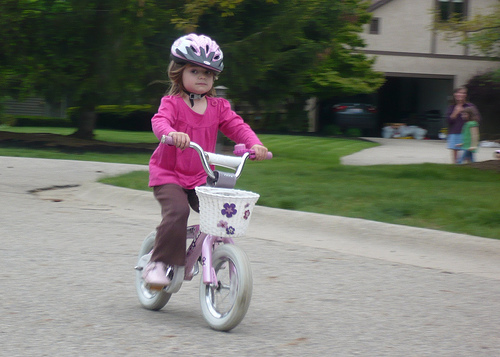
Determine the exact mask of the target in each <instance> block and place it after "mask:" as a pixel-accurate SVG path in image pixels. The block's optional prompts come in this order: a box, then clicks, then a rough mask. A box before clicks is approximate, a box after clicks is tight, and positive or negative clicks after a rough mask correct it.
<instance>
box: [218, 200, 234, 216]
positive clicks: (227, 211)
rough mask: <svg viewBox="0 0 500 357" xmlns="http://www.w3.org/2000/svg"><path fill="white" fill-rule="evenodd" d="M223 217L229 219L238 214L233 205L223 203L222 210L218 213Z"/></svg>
mask: <svg viewBox="0 0 500 357" xmlns="http://www.w3.org/2000/svg"><path fill="white" fill-rule="evenodd" d="M220 213H222V215H223V216H226V217H227V218H231V217H232V216H233V215H234V214H236V213H238V211H237V210H236V205H235V204H234V203H224V208H223V209H222V210H221V211H220Z"/></svg>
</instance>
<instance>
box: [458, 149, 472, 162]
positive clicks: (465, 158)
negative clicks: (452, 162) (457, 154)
mask: <svg viewBox="0 0 500 357" xmlns="http://www.w3.org/2000/svg"><path fill="white" fill-rule="evenodd" d="M464 161H469V162H474V152H472V151H469V150H464V153H463V154H462V157H461V158H460V159H458V163H459V164H462V163H463V162H464Z"/></svg>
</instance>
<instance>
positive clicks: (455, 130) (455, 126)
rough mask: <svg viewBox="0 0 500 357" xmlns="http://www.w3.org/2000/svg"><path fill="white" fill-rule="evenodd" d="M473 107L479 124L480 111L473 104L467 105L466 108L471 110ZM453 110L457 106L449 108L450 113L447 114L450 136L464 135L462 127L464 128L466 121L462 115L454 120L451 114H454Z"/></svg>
mask: <svg viewBox="0 0 500 357" xmlns="http://www.w3.org/2000/svg"><path fill="white" fill-rule="evenodd" d="M469 107H472V108H474V109H475V112H476V115H477V121H478V122H479V121H480V120H481V117H480V116H479V111H478V110H477V108H476V106H475V105H474V104H472V103H465V104H464V108H469ZM453 109H455V104H454V105H450V106H449V107H448V111H447V112H446V120H447V121H448V134H461V133H462V127H463V126H464V123H465V121H464V119H463V118H462V113H460V114H458V115H457V116H456V118H455V119H452V118H451V117H450V116H451V113H453Z"/></svg>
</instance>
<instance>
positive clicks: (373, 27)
mask: <svg viewBox="0 0 500 357" xmlns="http://www.w3.org/2000/svg"><path fill="white" fill-rule="evenodd" d="M379 25H380V17H372V19H371V21H370V33H371V34H372V35H378V34H379Z"/></svg>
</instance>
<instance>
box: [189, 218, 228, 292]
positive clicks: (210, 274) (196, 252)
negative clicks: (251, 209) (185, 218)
mask: <svg viewBox="0 0 500 357" xmlns="http://www.w3.org/2000/svg"><path fill="white" fill-rule="evenodd" d="M190 234H192V238H193V241H192V242H191V245H190V246H189V248H188V250H187V255H186V268H188V269H186V271H189V273H187V272H186V276H185V279H186V280H191V279H192V278H193V274H192V272H193V269H192V268H193V267H194V266H195V264H196V263H197V261H198V260H200V263H201V266H202V270H203V283H204V284H210V285H211V286H217V285H218V281H217V275H216V274H215V267H214V266H213V265H212V255H213V252H214V247H215V246H216V245H217V244H220V243H223V244H234V241H233V240H232V239H231V238H226V237H217V236H213V235H211V234H206V233H201V232H199V229H196V228H194V227H193V229H192V230H191V231H190ZM188 238H190V237H189V236H188ZM188 274H189V275H188Z"/></svg>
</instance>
